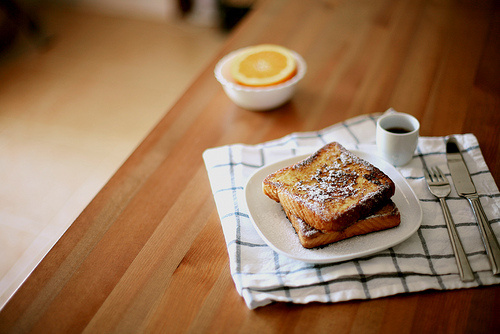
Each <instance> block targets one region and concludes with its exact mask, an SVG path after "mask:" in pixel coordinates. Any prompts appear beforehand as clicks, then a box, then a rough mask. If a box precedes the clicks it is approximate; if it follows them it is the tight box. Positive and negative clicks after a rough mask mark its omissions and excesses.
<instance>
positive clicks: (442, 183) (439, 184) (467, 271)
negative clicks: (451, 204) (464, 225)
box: [424, 167, 474, 282]
mask: <svg viewBox="0 0 500 334" xmlns="http://www.w3.org/2000/svg"><path fill="white" fill-rule="evenodd" d="M424 176H425V180H426V181H427V186H428V187H429V191H430V192H431V194H433V195H434V196H436V197H437V198H439V203H441V208H442V209H443V215H444V220H445V221H446V227H447V228H448V235H449V237H450V241H451V246H452V248H453V253H455V259H456V261H457V266H458V271H459V273H460V279H461V280H462V281H463V282H470V281H473V280H474V273H473V272H472V268H471V267H470V263H469V260H468V259H467V255H466V254H465V251H464V247H463V246H462V242H461V241H460V238H459V236H458V233H457V228H456V227H455V223H454V222H453V218H452V216H451V213H450V209H449V208H448V204H446V200H445V198H446V197H447V196H448V195H449V194H450V191H451V187H450V183H449V182H448V179H447V178H446V177H445V176H444V174H443V172H442V171H441V169H439V167H433V168H431V169H430V171H429V170H427V168H424Z"/></svg>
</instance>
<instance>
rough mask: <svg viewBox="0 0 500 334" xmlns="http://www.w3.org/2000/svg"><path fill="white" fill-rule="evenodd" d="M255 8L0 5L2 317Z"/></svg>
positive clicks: (180, 0) (201, 0)
mask: <svg viewBox="0 0 500 334" xmlns="http://www.w3.org/2000/svg"><path fill="white" fill-rule="evenodd" d="M255 3H256V1H249V0H142V1H137V0H66V1H64V0H54V1H48V0H44V1H42V0H39V1H36V0H0V179H1V180H2V182H1V183H0V308H1V307H2V306H3V305H4V304H5V302H6V301H7V300H8V298H9V297H10V296H11V295H12V293H14V292H15V290H16V289H17V288H18V287H19V285H20V284H21V283H22V282H23V281H24V279H25V278H26V277H27V276H28V275H29V273H30V272H31V271H32V270H33V269H34V267H35V266H36V264H37V263H38V262H39V261H40V260H41V259H42V258H43V256H44V255H45V254H46V253H47V252H48V250H49V249H50V248H51V247H52V246H53V245H54V243H55V242H56V241H57V240H58V239H59V237H60V236H61V235H62V234H63V233H64V231H65V230H66V229H67V228H68V227H69V226H70V224H71V223H72V222H73V221H74V220H75V219H76V218H77V217H78V215H79V214H80V213H81V211H82V210H83V209H84V208H85V207H86V206H87V204H88V203H89V202H90V201H91V200H92V198H93V197H94V196H95V195H96V194H97V192H98V191H99V190H100V189H101V188H102V187H103V186H104V185H105V183H106V182H107V180H108V179H109V178H110V177H111V176H112V175H113V173H114V172H115V171H116V170H117V169H118V168H119V167H120V165H121V164H122V163H123V162H124V160H125V159H126V158H127V157H128V156H129V155H130V153H132V152H133V150H134V148H135V147H137V145H138V144H139V143H140V142H141V141H142V139H143V138H144V137H145V136H146V135H147V133H148V132H149V131H150V130H151V129H152V128H153V127H154V126H155V124H156V123H157V122H158V120H159V119H160V118H161V117H162V116H163V115H165V113H166V112H168V110H169V109H170V107H171V106H172V105H173V104H174V103H175V101H176V100H177V99H178V97H180V95H181V94H182V93H183V91H184V90H185V89H186V88H187V87H188V86H189V84H190V83H191V81H192V80H193V79H194V78H195V77H196V75H197V74H198V73H199V72H200V71H201V70H202V69H204V68H205V67H206V66H207V63H208V61H209V60H210V59H211V58H212V57H213V56H214V55H215V54H216V53H217V51H218V49H219V48H220V47H221V45H222V44H223V43H224V41H225V39H226V38H227V35H228V32H230V31H231V30H232V29H234V28H235V26H236V25H237V23H238V22H240V20H241V18H242V17H244V15H245V14H247V13H248V12H249V11H250V10H251V8H252V6H253V5H255Z"/></svg>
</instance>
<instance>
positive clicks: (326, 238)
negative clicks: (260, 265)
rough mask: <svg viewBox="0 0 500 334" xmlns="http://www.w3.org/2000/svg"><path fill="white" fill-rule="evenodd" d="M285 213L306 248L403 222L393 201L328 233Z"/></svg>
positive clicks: (391, 226) (383, 228) (384, 228)
mask: <svg viewBox="0 0 500 334" xmlns="http://www.w3.org/2000/svg"><path fill="white" fill-rule="evenodd" d="M285 213H286V214H287V217H288V220H289V221H290V223H291V224H292V226H293V228H294V229H295V232H297V235H298V237H299V241H300V243H301V244H302V246H304V247H305V248H315V247H320V246H324V245H328V244H331V243H334V242H337V241H340V240H344V239H348V238H351V237H354V236H357V235H363V234H368V233H371V232H376V231H382V230H386V229H389V228H393V227H396V226H398V225H399V224H400V222H401V215H400V213H399V210H398V208H397V207H396V205H395V204H394V203H393V202H392V201H391V202H390V203H389V204H387V205H385V206H384V207H383V208H382V209H380V210H378V211H377V212H375V213H373V214H371V215H369V216H368V217H366V218H364V219H360V220H358V221H357V222H355V223H354V224H352V225H350V226H348V227H346V228H345V229H343V230H341V231H335V232H328V233H325V232H322V231H320V230H317V229H315V228H314V227H312V226H310V225H308V224H307V223H306V222H304V221H303V220H302V219H300V218H298V217H297V216H295V215H293V214H291V213H290V212H287V211H286V210H285Z"/></svg>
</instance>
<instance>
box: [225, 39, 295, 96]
mask: <svg viewBox="0 0 500 334" xmlns="http://www.w3.org/2000/svg"><path fill="white" fill-rule="evenodd" d="M296 73H297V64H296V62H295V58H294V57H293V55H292V53H291V51H290V50H288V49H287V48H284V47H282V46H279V45H272V44H263V45H257V46H252V47H249V48H246V49H245V50H243V51H242V52H241V53H240V54H239V55H237V56H236V57H235V58H234V59H233V62H232V63H231V75H232V77H233V79H234V80H235V81H236V82H237V83H239V84H241V85H245V86H254V87H260V86H270V85H276V84H279V83H282V82H285V81H287V80H289V79H291V78H292V77H293V76H294V75H295V74H296Z"/></svg>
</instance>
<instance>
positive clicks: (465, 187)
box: [446, 137, 500, 275]
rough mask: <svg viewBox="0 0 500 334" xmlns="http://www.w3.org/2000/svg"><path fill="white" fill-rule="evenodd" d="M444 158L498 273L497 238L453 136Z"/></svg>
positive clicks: (492, 267)
mask: <svg viewBox="0 0 500 334" xmlns="http://www.w3.org/2000/svg"><path fill="white" fill-rule="evenodd" d="M446 158H447V160H448V168H449V170H450V173H451V178H452V180H453V184H454V186H455V189H456V190H457V193H458V195H459V196H461V197H465V198H466V199H467V200H468V201H469V204H470V205H471V207H472V211H473V212H474V216H475V217H476V221H477V224H478V226H479V231H480V233H481V239H482V240H483V244H484V247H485V249H486V254H487V256H488V260H489V261H490V265H491V269H492V271H493V274H494V275H498V274H500V247H499V245H498V240H497V238H496V236H495V233H494V232H493V230H492V229H491V226H490V224H489V222H488V218H487V217H486V214H485V213H484V209H483V206H482V205H481V202H480V200H479V195H478V194H477V191H476V187H475V186H474V183H473V182H472V179H471V176H470V173H469V169H468V168H467V165H466V164H465V161H464V158H463V156H462V153H461V152H460V148H459V147H458V143H457V140H456V139H455V138H454V137H450V138H448V139H447V141H446Z"/></svg>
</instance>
